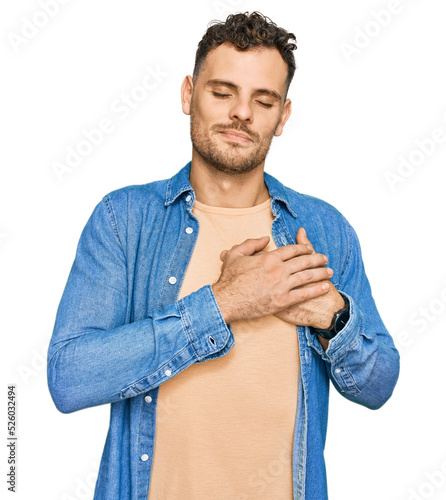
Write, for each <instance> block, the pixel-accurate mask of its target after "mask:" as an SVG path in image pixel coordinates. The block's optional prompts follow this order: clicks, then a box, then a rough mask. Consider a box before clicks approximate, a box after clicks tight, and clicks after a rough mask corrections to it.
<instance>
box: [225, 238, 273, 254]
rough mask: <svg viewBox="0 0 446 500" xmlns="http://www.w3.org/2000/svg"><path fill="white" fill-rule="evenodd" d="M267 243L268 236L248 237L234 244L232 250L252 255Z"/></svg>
mask: <svg viewBox="0 0 446 500" xmlns="http://www.w3.org/2000/svg"><path fill="white" fill-rule="evenodd" d="M268 243H269V236H261V237H260V238H250V239H248V240H245V241H244V242H243V243H240V245H236V246H235V247H234V248H233V249H232V250H234V251H235V252H237V253H239V254H241V255H245V256H247V255H254V254H255V253H257V252H260V250H263V249H264V248H265V247H266V245H268Z"/></svg>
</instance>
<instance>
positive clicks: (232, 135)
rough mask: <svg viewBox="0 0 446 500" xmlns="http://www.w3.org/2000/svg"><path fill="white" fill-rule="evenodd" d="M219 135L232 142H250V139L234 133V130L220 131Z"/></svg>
mask: <svg viewBox="0 0 446 500" xmlns="http://www.w3.org/2000/svg"><path fill="white" fill-rule="evenodd" d="M219 133H220V134H223V135H224V136H225V137H226V138H227V139H230V140H232V141H236V142H252V139H251V138H250V137H248V136H247V135H245V134H242V133H240V132H236V131H235V130H221V131H220V132H219Z"/></svg>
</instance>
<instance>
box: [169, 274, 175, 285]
mask: <svg viewBox="0 0 446 500" xmlns="http://www.w3.org/2000/svg"><path fill="white" fill-rule="evenodd" d="M176 282H177V279H176V278H175V276H171V277H170V278H169V283H170V284H171V285H175V283H176Z"/></svg>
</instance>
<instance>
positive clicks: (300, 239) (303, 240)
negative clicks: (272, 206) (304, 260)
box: [296, 227, 314, 252]
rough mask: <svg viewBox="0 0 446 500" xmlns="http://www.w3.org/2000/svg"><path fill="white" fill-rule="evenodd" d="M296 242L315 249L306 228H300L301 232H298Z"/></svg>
mask: <svg viewBox="0 0 446 500" xmlns="http://www.w3.org/2000/svg"><path fill="white" fill-rule="evenodd" d="M296 241H297V243H298V244H301V245H309V246H310V247H311V248H312V249H313V245H312V244H311V242H310V240H309V239H308V236H307V232H306V231H305V228H303V227H300V228H299V230H298V231H297V235H296ZM313 252H314V249H313Z"/></svg>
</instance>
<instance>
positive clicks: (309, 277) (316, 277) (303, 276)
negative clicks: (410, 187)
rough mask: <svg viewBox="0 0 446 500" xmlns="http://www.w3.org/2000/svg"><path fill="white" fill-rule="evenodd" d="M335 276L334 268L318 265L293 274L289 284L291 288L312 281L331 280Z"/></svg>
mask: <svg viewBox="0 0 446 500" xmlns="http://www.w3.org/2000/svg"><path fill="white" fill-rule="evenodd" d="M332 276H333V270H332V269H330V268H329V267H318V268H316V269H306V270H305V271H302V272H300V273H295V274H292V275H291V276H290V278H289V281H288V284H289V287H290V290H291V289H293V288H296V287H301V286H305V285H308V284H310V283H318V282H320V281H326V280H329V279H330V278H331V277H332Z"/></svg>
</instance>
